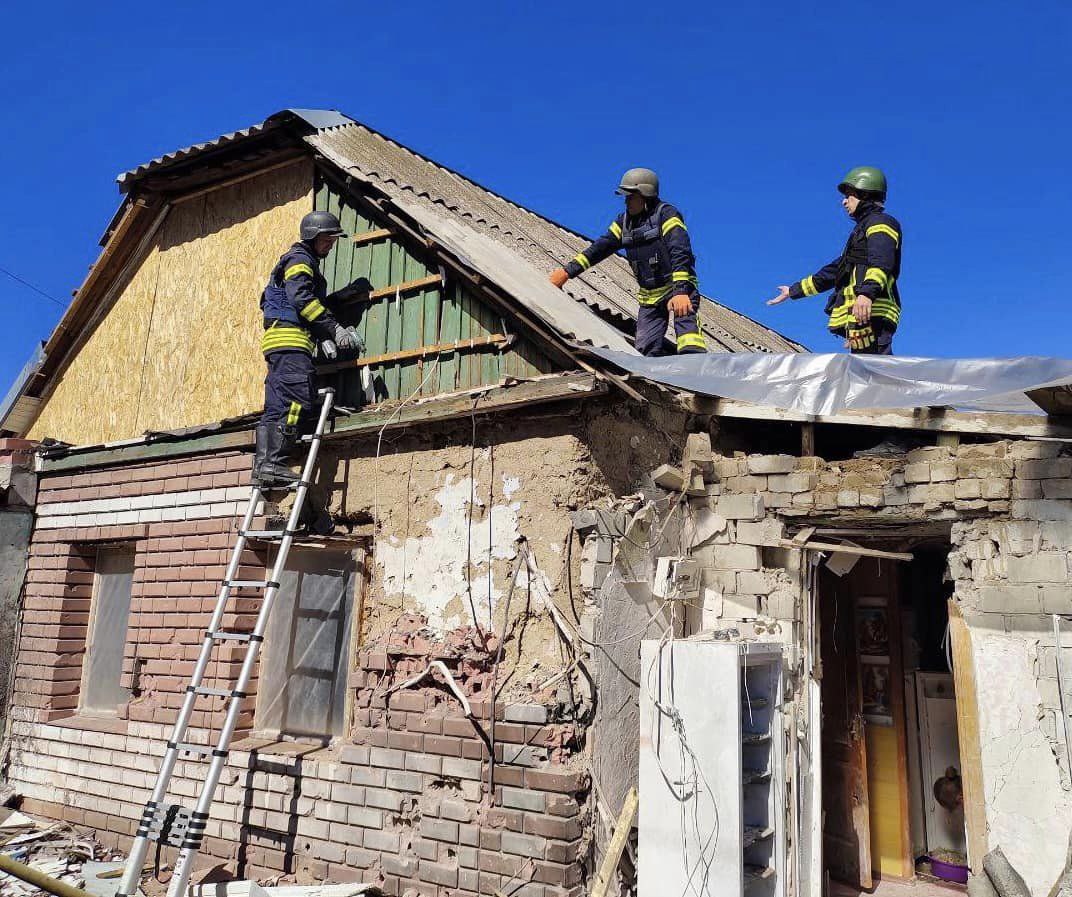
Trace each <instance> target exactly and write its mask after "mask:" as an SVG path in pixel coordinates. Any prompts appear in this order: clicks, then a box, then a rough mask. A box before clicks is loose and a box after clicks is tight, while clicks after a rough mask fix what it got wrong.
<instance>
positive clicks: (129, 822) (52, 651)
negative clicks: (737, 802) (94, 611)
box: [10, 454, 588, 897]
mask: <svg viewBox="0 0 1072 897" xmlns="http://www.w3.org/2000/svg"><path fill="white" fill-rule="evenodd" d="M249 465H250V459H249V456H248V455H244V454H219V455H213V456H206V457H202V458H198V459H191V460H184V461H178V462H161V463H152V464H150V463H147V464H141V465H130V466H126V467H120V468H110V469H107V470H100V471H92V472H84V473H78V474H71V475H63V476H50V477H43V478H42V481H41V496H40V505H39V510H40V512H41V514H40V519H39V523H38V526H37V527H36V529H35V532H34V535H33V540H32V543H31V548H30V568H29V574H28V578H27V585H26V590H25V598H26V602H25V605H26V611H25V626H24V629H23V635H22V639H21V642H20V645H19V650H18V657H17V664H18V668H17V684H16V689H17V696H16V700H15V706H14V707H13V725H12V753H11V769H10V779H11V781H12V783H13V784H14V785H15V786H16V788H17V789H18V790H19V791H20V792H21V793H22V794H23V796H24V798H25V801H26V802H25V809H26V810H28V811H29V812H32V813H40V814H42V815H45V816H51V817H55V818H63V819H66V820H69V821H71V822H73V823H76V824H79V825H85V826H87V827H91V828H93V829H95V830H96V831H97V833H98V835H100V836H101V837H102V838H103V839H104V840H105V841H112V842H113V843H115V844H116V845H117V846H119V847H120V848H122V849H125V848H126V846H127V845H128V843H129V842H128V838H129V836H130V835H132V834H133V831H134V829H135V828H136V824H137V820H138V819H139V817H140V815H141V810H142V805H143V803H144V801H145V800H146V799H147V798H148V796H149V792H150V790H151V787H152V784H153V782H154V780H155V774H156V770H157V767H158V764H159V760H160V758H161V757H162V755H163V750H164V744H163V742H164V741H165V740H166V738H167V737H168V736H169V734H170V725H171V723H172V722H173V720H174V718H175V715H176V712H177V709H178V707H179V705H180V703H181V701H182V698H183V692H184V689H185V686H186V684H187V680H188V677H189V676H190V674H191V672H192V668H193V664H194V660H195V658H196V656H197V653H198V650H199V648H200V644H201V639H202V636H203V633H204V629H205V627H206V624H207V622H208V619H209V614H210V612H211V609H212V608H213V606H214V603H215V597H216V594H217V590H218V588H219V581H220V579H221V578H222V577H223V575H224V572H225V566H226V561H227V558H228V554H229V552H228V549H229V548H230V546H231V545H232V543H233V539H234V530H235V528H236V526H237V522H238V521H237V519H236V515H237V514H239V513H241V511H242V510H243V508H244V505H243V503H242V501H241V499H242V498H245V497H246V496H248V471H249ZM206 507H207V508H208V509H209V511H208V512H207V515H206ZM114 542H130V543H133V544H134V546H135V551H136V554H135V572H134V582H133V589H132V602H131V615H130V628H129V632H128V636H127V643H126V649H125V656H124V684H126V685H128V686H129V685H133V684H137V685H139V686H140V693H139V694H138V695H136V696H135V697H133V698H132V699H131V700H130V701H129V702H128V703H126V704H124V705H122V706H121V707H119V708H118V716H117V718H116V719H115V720H110V721H104V722H101V721H100V720H93V719H87V718H85V717H84V716H82V715H80V714H79V713H78V712H77V707H78V691H79V684H80V677H81V669H82V660H83V657H84V653H85V644H86V636H87V628H88V624H89V619H90V605H91V596H92V587H93V565H94V559H95V556H96V552H97V549H98V548H99V546H100V545H102V544H108V543H114ZM243 561H244V562H245V564H246V565H247V566H246V568H245V569H243V570H241V571H240V572H239V577H240V578H243V579H254V578H263V575H264V565H265V561H266V558H265V557H264V556H263V555H261V554H258V553H257V552H254V551H249V552H247V553H246V556H245V557H244V558H243ZM258 603H259V602H258V599H238V600H237V601H235V603H234V605H233V606H234V609H235V611H234V613H233V614H231V615H230V616H229V618H228V619H226V620H225V622H224V626H225V628H227V629H232V630H243V629H245V630H248V629H250V628H251V627H252V625H253V621H254V614H255V611H256V610H257V608H258ZM424 622H425V621H423V620H422V619H420V618H415V617H407V618H405V619H404V620H403V621H401V623H400V624H399V625H398V626H396V627H394V628H393V629H392V630H391V632H389V633H387V634H386V635H384V636H383V637H382V639H380V640H379V641H377V642H376V643H374V644H369V645H365V646H363V647H362V648H361V650H360V651H359V652H357V653H356V656H355V657H354V658H353V659H352V660H351V661H350V663H351V669H350V674H349V686H350V690H349V699H350V707H351V717H352V723H353V725H352V728H351V730H350V732H349V733H348V735H347V737H344V738H339V739H336V740H335V741H334V742H333V743H332V744H331V745H330V746H328V747H320V746H310V745H302V744H298V743H294V742H287V743H278V742H272V743H269V742H267V741H264V740H257V739H255V738H254V737H253V736H252V735H251V731H252V726H253V722H254V718H253V714H254V704H255V694H254V695H251V697H250V698H249V699H247V703H246V706H245V708H244V711H243V715H242V717H241V720H240V724H239V725H240V731H239V733H238V738H239V739H241V740H238V741H236V742H235V744H234V745H233V749H232V753H231V755H230V757H229V758H228V767H227V771H226V774H225V776H224V779H223V782H222V783H221V787H220V789H219V791H218V793H217V798H218V799H217V802H216V804H215V806H214V811H213V817H212V819H211V820H210V822H209V826H208V829H207V833H206V835H207V836H206V840H205V849H204V856H205V860H206V861H212V860H213V859H215V860H217V861H220V860H222V861H226V862H227V864H228V865H229V867H230V868H232V869H233V870H234V871H236V872H239V873H240V874H244V875H257V874H271V873H277V872H283V871H285V872H288V873H293V874H296V875H299V876H302V875H307V876H312V877H314V878H316V879H333V880H362V881H379V882H380V883H381V884H382V885H383V886H384V888H385V890H387V891H388V892H389V893H391V894H397V895H401V894H403V893H404V892H406V891H409V892H411V893H416V894H421V895H434V897H439V895H445V894H447V893H449V894H452V895H454V894H456V895H460V897H465V895H470V894H488V893H493V892H494V890H495V889H497V888H506V889H508V890H509V891H510V892H511V893H516V894H518V895H523V897H564V895H567V894H571V893H575V892H577V893H579V889H580V886H581V881H582V879H583V875H584V860H585V857H586V856H587V841H586V839H585V837H584V834H583V829H584V828H585V818H586V817H585V815H584V804H585V800H586V796H587V787H588V777H587V772H586V769H585V765H584V763H583V758H582V757H581V756H579V755H576V753H575V751H576V749H577V747H578V745H579V744H580V741H579V737H578V727H577V726H576V725H575V724H574V723H573V722H572V721H569V720H558V721H554V722H549V719H551V718H552V717H553V716H554V714H555V713H557V712H559V711H558V710H557V709H556V706H557V705H555V702H554V700H553V699H551V698H550V697H549V696H548V695H535V696H534V697H533V700H537V701H539V700H542V701H543V702H544V703H543V704H539V703H534V704H523V705H513V704H512V705H507V706H503V705H501V704H500V705H498V706H497V707H496V722H495V757H496V758H497V761H498V762H497V763H496V764H495V772H494V790H493V791H489V790H488V787H489V782H490V781H491V779H490V778H489V774H490V771H489V765H488V756H487V748H486V746H485V740H484V738H483V737H482V736H481V732H483V733H484V735H485V736H486V735H488V734H489V733H490V729H491V715H492V714H491V701H490V700H488V698H489V696H490V693H491V692H490V689H491V687H492V682H493V680H494V678H495V675H494V673H493V671H492V669H491V658H492V657H493V656H494V642H493V645H492V649H491V651H490V652H489V651H488V650H478V649H477V646H476V643H475V641H474V633H473V632H469V631H459V632H454V633H449V634H447V636H446V637H443V636H442V635H436V634H433V633H432V632H431V631H429V630H427V629H426V628H425V627H424ZM244 647H245V646H244V645H239V646H237V648H234V649H232V648H231V646H229V645H222V646H220V647H219V648H217V649H216V653H215V654H214V656H215V657H222V658H223V660H222V662H221V663H219V664H216V663H214V664H212V665H210V668H209V676H208V677H207V680H206V682H205V684H206V685H209V686H215V687H225V686H229V685H230V683H231V682H232V681H233V679H234V677H235V676H236V675H237V672H238V664H239V662H240V659H241V656H242V654H243V653H244ZM433 658H435V659H440V660H443V661H444V662H445V663H447V664H448V665H449V667H450V669H451V670H452V671H453V673H454V675H455V676H456V677H457V680H458V682H459V683H460V685H461V687H462V688H463V689H464V690H465V692H466V694H467V695H469V697H470V699H471V701H472V709H473V717H472V718H471V719H470V718H466V716H465V715H464V714H463V712H462V710H461V705H460V703H459V702H458V701H457V700H456V698H454V697H453V696H452V695H451V694H450V693H449V691H448V690H447V689H446V688H445V686H444V685H443V683H442V680H439V681H437V680H435V679H434V678H433V679H432V680H425V681H423V682H422V683H420V685H418V686H416V687H414V688H408V689H403V690H398V691H393V692H390V689H391V688H392V687H393V686H396V685H399V684H401V683H402V682H404V681H405V680H406V679H407V678H409V677H410V676H412V675H413V674H414V673H415V672H419V671H420V670H421V669H423V668H424V666H425V665H426V664H427V662H428V661H429V659H433ZM135 673H136V677H135ZM255 686H256V682H254V683H253V689H254V690H255ZM198 701H199V703H198V705H197V707H198V709H197V711H196V712H195V714H194V717H193V719H192V726H193V728H194V731H192V732H191V734H190V736H189V737H188V738H187V740H188V741H192V742H206V741H207V740H208V734H207V728H206V727H209V726H212V725H215V724H218V723H219V722H220V719H221V710H222V707H223V699H220V698H209V697H204V698H199V699H198ZM544 704H546V705H547V706H544ZM243 736H244V738H243ZM205 769H206V766H205V765H204V764H203V763H202V762H195V761H194V760H189V759H181V760H180V762H179V763H178V764H177V768H176V775H175V778H174V781H173V786H172V789H171V794H170V795H169V800H170V801H173V802H176V803H182V804H183V805H184V806H191V805H192V804H193V802H194V798H195V795H196V794H197V791H198V785H199V782H200V780H201V778H202V777H203V775H204V771H205Z"/></svg>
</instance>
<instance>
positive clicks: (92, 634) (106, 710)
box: [75, 542, 138, 719]
mask: <svg viewBox="0 0 1072 897" xmlns="http://www.w3.org/2000/svg"><path fill="white" fill-rule="evenodd" d="M87 547H92V550H93V587H92V591H91V593H90V601H89V620H88V621H87V623H86V646H85V651H84V653H83V655H82V670H81V673H80V675H79V678H78V706H77V708H76V710H75V715H77V716H80V717H92V718H98V719H118V718H119V708H120V706H122V705H123V704H125V703H127V702H128V701H130V699H131V698H132V696H133V692H132V689H130V688H128V687H126V686H124V685H123V684H122V683H123V661H124V660H125V659H126V650H127V643H128V641H129V638H130V628H131V621H132V618H133V614H134V576H135V573H136V572H137V569H138V563H137V560H138V546H137V543H136V542H100V543H97V544H96V545H91V546H87ZM105 554H111V555H113V556H120V555H126V556H129V558H130V592H129V594H128V596H127V611H126V626H125V627H124V630H123V638H122V641H121V642H120V644H119V691H120V692H123V693H125V698H124V699H123V700H120V701H118V702H117V703H116V704H115V705H114V706H110V707H91V706H89V705H88V704H87V703H86V701H87V698H88V696H89V687H88V682H89V678H90V671H91V667H92V664H91V662H90V657H91V655H92V654H93V653H94V652H95V651H96V650H98V649H99V648H100V638H99V633H98V631H97V626H98V623H99V622H100V616H99V615H100V611H101V606H100V605H101V577H102V575H103V573H102V571H101V556H102V555H105Z"/></svg>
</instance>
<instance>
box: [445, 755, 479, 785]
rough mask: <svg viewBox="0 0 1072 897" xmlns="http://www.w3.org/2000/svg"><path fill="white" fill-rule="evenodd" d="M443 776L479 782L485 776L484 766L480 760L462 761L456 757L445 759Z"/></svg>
mask: <svg viewBox="0 0 1072 897" xmlns="http://www.w3.org/2000/svg"><path fill="white" fill-rule="evenodd" d="M443 775H445V776H454V777H455V778H459V779H472V780H475V781H478V782H479V781H480V779H481V777H482V775H483V765H482V764H481V763H480V761H479V760H462V759H457V758H455V757H444V758H443Z"/></svg>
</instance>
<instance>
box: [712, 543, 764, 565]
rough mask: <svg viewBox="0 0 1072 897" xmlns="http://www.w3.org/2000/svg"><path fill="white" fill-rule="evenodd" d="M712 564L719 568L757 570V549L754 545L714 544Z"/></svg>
mask: <svg viewBox="0 0 1072 897" xmlns="http://www.w3.org/2000/svg"><path fill="white" fill-rule="evenodd" d="M711 554H712V566H714V567H716V568H718V569H721V570H758V569H759V549H758V548H756V547H755V546H754V545H716V546H714V548H713V549H712V552H711Z"/></svg>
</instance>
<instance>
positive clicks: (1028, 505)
mask: <svg viewBox="0 0 1072 897" xmlns="http://www.w3.org/2000/svg"><path fill="white" fill-rule="evenodd" d="M1012 516H1013V517H1015V518H1017V519H1018V520H1061V521H1065V522H1072V503H1069V502H1067V501H1058V500H1054V499H1046V498H1044V499H1038V500H1025V501H1014V502H1013V503H1012Z"/></svg>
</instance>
